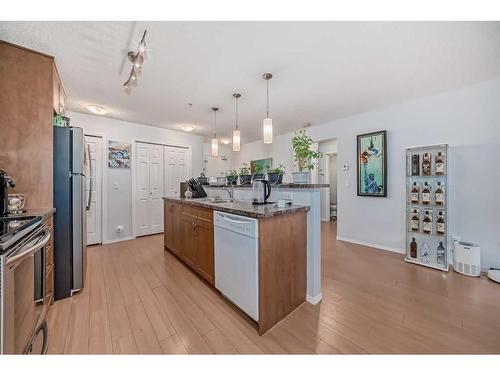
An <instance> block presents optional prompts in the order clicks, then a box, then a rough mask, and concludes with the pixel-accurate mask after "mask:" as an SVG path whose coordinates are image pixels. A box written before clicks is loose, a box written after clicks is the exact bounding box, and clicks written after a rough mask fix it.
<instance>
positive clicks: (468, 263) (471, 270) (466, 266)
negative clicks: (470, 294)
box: [453, 241, 481, 277]
mask: <svg viewBox="0 0 500 375" xmlns="http://www.w3.org/2000/svg"><path fill="white" fill-rule="evenodd" d="M453 269H454V270H455V271H456V272H458V273H461V274H463V275H467V276H474V277H478V276H481V248H480V247H479V246H477V245H475V244H473V243H470V242H462V241H455V246H454V248H453Z"/></svg>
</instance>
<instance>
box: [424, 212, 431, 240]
mask: <svg viewBox="0 0 500 375" xmlns="http://www.w3.org/2000/svg"><path fill="white" fill-rule="evenodd" d="M422 230H423V232H424V233H427V234H431V233H432V210H425V211H424V220H423V225H422Z"/></svg>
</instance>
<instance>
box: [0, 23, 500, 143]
mask: <svg viewBox="0 0 500 375" xmlns="http://www.w3.org/2000/svg"><path fill="white" fill-rule="evenodd" d="M145 28H147V30H148V36H147V42H148V45H149V48H150V50H151V52H150V55H149V57H148V59H147V61H146V63H145V65H144V69H143V72H142V74H141V75H140V76H139V81H138V86H137V87H136V88H134V89H133V90H132V92H131V93H130V94H127V93H125V91H124V90H123V87H122V84H123V82H124V81H125V80H126V79H127V77H128V74H129V71H130V64H129V63H127V62H126V53H127V51H128V50H129V49H131V48H134V47H135V46H136V45H137V43H138V41H139V39H140V37H141V35H142V32H143V30H144V29H145ZM0 39H4V40H7V41H10V42H13V43H17V44H20V45H23V46H26V47H29V48H32V49H35V50H39V51H42V52H45V53H48V54H51V55H54V56H55V58H56V62H57V65H58V69H59V71H60V74H61V76H62V80H63V82H64V85H65V87H66V90H67V93H68V96H69V109H71V110H73V111H79V112H84V111H85V109H84V107H85V105H87V104H89V103H97V104H101V105H104V106H106V107H108V108H109V109H110V110H111V113H110V114H109V116H110V117H114V118H118V119H122V120H128V121H133V122H139V123H145V124H150V125H154V126H159V127H165V128H172V129H178V128H179V126H180V124H182V123H193V124H195V126H196V129H195V131H194V133H197V134H202V135H204V136H210V135H211V134H213V114H212V113H211V111H210V108H211V107H213V106H219V107H220V108H221V110H220V111H219V114H218V134H219V136H222V137H224V136H225V137H229V136H230V134H231V129H232V128H233V126H234V99H233V98H232V94H233V93H234V92H240V93H241V94H242V98H241V99H240V128H241V131H242V142H243V143H246V142H250V141H253V140H257V139H260V138H261V137H262V119H263V118H264V117H265V103H266V100H265V99H266V98H265V92H266V86H265V81H264V80H263V79H262V77H261V75H262V73H264V72H271V73H273V74H274V78H273V79H272V80H271V81H270V112H271V113H270V114H271V117H272V118H273V123H274V131H275V134H283V133H286V132H289V131H291V130H295V129H298V128H300V127H302V126H303V125H304V124H305V123H309V122H310V123H312V124H315V123H321V122H324V121H328V120H332V119H335V118H340V117H345V116H349V115H352V114H355V113H360V112H365V111H368V110H371V109H376V108H380V107H385V106H389V105H392V104H394V103H398V102H402V101H405V100H409V99H412V98H417V97H420V96H426V95H430V94H433V93H437V92H440V91H445V90H449V89H453V88H458V87H461V86H465V85H467V84H471V83H474V82H477V81H481V80H485V79H489V78H492V77H495V76H500V22H0ZM188 102H191V103H193V107H192V110H191V111H189V108H188V104H187V103H188Z"/></svg>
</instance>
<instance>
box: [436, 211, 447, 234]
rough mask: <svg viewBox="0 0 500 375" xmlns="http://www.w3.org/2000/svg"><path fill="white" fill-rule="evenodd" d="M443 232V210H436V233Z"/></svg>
mask: <svg viewBox="0 0 500 375" xmlns="http://www.w3.org/2000/svg"><path fill="white" fill-rule="evenodd" d="M444 232H445V221H444V211H438V212H437V219H436V233H437V234H444Z"/></svg>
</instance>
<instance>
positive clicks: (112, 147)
mask: <svg viewBox="0 0 500 375" xmlns="http://www.w3.org/2000/svg"><path fill="white" fill-rule="evenodd" d="M131 148H132V146H131V145H130V143H123V142H116V141H109V143H108V167H109V168H125V169H128V168H130V149H131Z"/></svg>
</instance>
